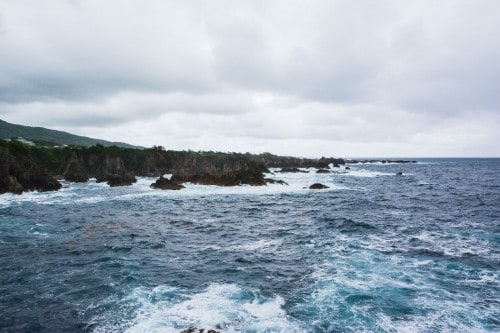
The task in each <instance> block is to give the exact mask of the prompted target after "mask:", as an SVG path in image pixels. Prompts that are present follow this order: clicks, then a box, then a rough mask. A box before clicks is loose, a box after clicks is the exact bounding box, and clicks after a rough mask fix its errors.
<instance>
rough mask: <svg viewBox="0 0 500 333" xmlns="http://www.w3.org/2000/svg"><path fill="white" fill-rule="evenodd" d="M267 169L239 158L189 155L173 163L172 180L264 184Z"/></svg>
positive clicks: (230, 184)
mask: <svg viewBox="0 0 500 333" xmlns="http://www.w3.org/2000/svg"><path fill="white" fill-rule="evenodd" d="M267 171H268V170H267V168H266V167H265V166H263V165H262V164H260V163H257V162H255V161H251V160H250V159H248V158H245V157H244V156H241V155H237V154H235V155H227V154H226V155H217V154H215V155H209V156H206V155H204V154H195V155H188V156H185V157H184V158H182V159H179V160H178V161H176V162H175V163H174V166H173V168H172V178H171V179H170V180H171V181H173V182H175V183H183V182H191V183H196V184H203V185H219V186H235V185H243V184H247V185H253V186H261V185H265V184H266V181H265V180H264V175H263V172H267Z"/></svg>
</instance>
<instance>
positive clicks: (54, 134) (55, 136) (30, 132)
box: [0, 119, 144, 149]
mask: <svg viewBox="0 0 500 333" xmlns="http://www.w3.org/2000/svg"><path fill="white" fill-rule="evenodd" d="M13 137H16V138H17V137H21V138H24V139H26V140H30V141H43V142H48V143H53V144H57V145H68V146H83V147H90V146H94V145H96V144H100V145H103V146H105V147H110V146H117V147H120V148H135V149H144V147H141V146H134V145H131V144H128V143H124V142H113V141H107V140H102V139H95V138H90V137H86V136H81V135H76V134H71V133H68V132H64V131H59V130H53V129H49V128H45V127H33V126H25V125H18V124H12V123H9V122H6V121H5V120H2V119H0V139H10V138H13Z"/></svg>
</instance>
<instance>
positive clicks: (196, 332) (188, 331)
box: [180, 327, 219, 333]
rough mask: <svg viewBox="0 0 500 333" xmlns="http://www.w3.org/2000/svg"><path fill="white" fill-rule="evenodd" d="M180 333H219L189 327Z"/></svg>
mask: <svg viewBox="0 0 500 333" xmlns="http://www.w3.org/2000/svg"><path fill="white" fill-rule="evenodd" d="M180 333H219V331H216V330H214V329H205V328H194V327H189V328H186V329H185V330H182V331H181V332H180Z"/></svg>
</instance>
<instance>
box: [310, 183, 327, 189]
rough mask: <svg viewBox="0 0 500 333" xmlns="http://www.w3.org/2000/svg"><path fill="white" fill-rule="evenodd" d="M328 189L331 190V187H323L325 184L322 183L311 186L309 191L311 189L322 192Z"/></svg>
mask: <svg viewBox="0 0 500 333" xmlns="http://www.w3.org/2000/svg"><path fill="white" fill-rule="evenodd" d="M326 188H330V187H328V186H326V185H323V184H320V183H314V184H312V185H311V186H309V189H311V190H322V189H326Z"/></svg>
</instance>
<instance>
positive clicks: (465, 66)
mask: <svg viewBox="0 0 500 333" xmlns="http://www.w3.org/2000/svg"><path fill="white" fill-rule="evenodd" d="M499 17H500V3H499V2H497V1H494V0H491V1H487V0H484V1H474V2H471V1H465V0H463V1H460V0H458V1H456V0H453V1H440V2H438V3H436V2H435V1H405V2H400V1H377V2H373V1H356V2H353V1H308V2H302V1H301V2H299V1H238V2H234V1H183V2H174V1H172V2H170V1H147V2H139V1H106V2H102V1H91V0H89V1H57V0H54V1H45V2H40V1H23V0H20V1H4V2H1V3H0V59H2V60H1V61H0V117H1V118H2V119H5V120H7V121H11V122H15V123H21V124H27V125H34V126H35V125H36V126H47V127H51V128H56V129H62V130H68V131H71V132H74V133H78V134H83V135H88V136H95V137H99V138H105V139H112V140H122V141H126V142H130V143H133V144H141V145H146V146H151V145H153V144H161V145H165V146H167V147H168V148H172V149H188V148H191V149H214V150H223V151H232V150H237V151H252V152H261V151H272V152H276V153H286V154H293V155H305V156H320V155H335V156H360V155H365V156H368V155H369V156H377V155H378V156H391V155H392V156H396V155H399V156H499V155H500V149H499V148H498V145H497V142H500V134H498V132H499V131H498V128H499V124H500V115H499V114H500V112H499V111H500V91H499V89H500V88H499V87H500V62H498V59H500V43H499V42H498V41H499V40H500V29H498V23H497V21H498V18H499Z"/></svg>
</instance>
